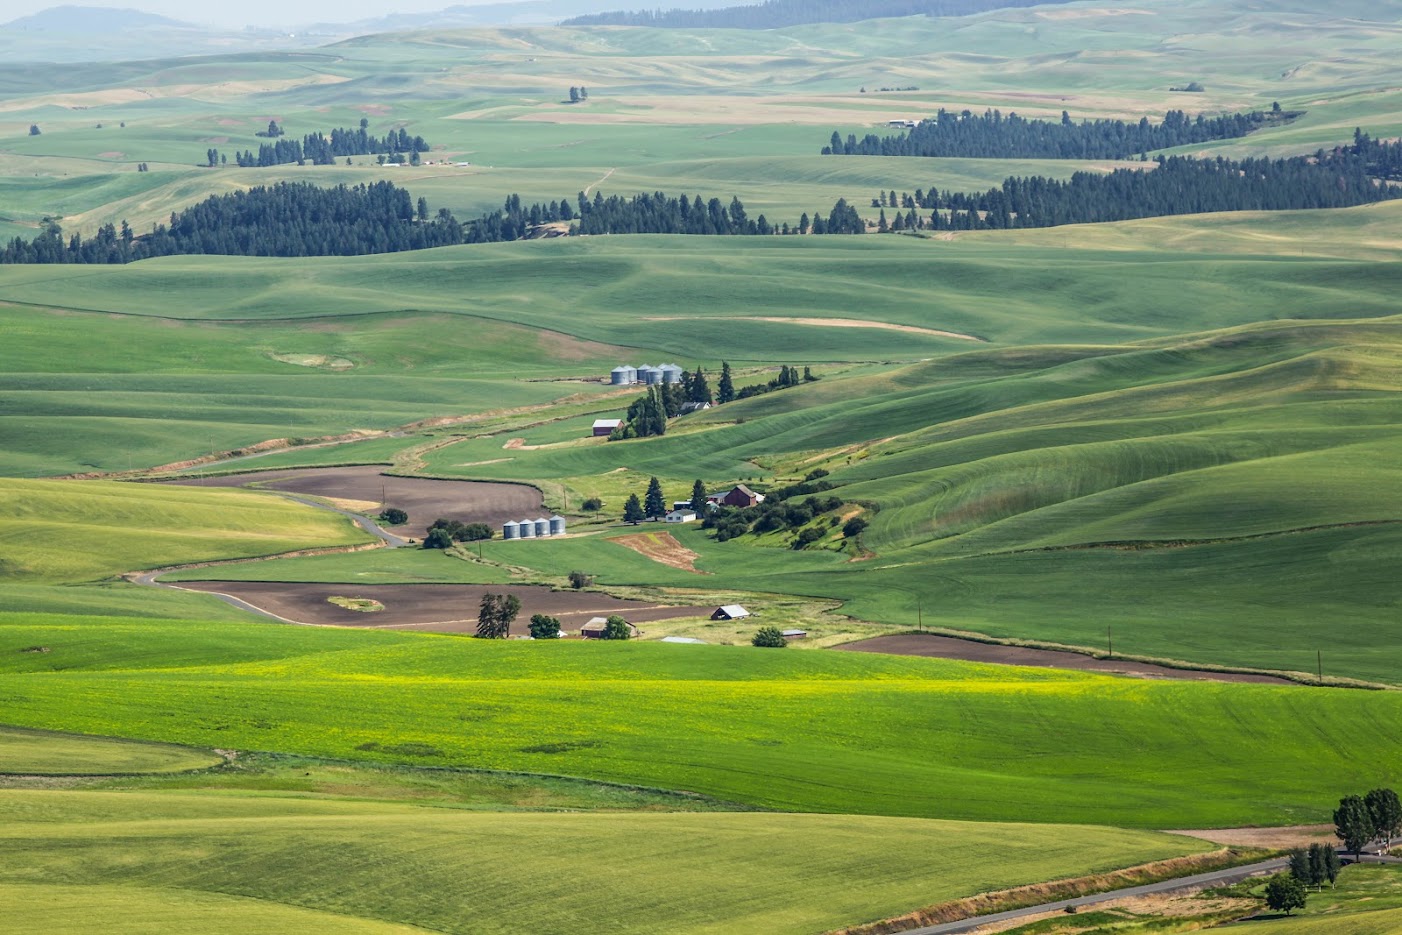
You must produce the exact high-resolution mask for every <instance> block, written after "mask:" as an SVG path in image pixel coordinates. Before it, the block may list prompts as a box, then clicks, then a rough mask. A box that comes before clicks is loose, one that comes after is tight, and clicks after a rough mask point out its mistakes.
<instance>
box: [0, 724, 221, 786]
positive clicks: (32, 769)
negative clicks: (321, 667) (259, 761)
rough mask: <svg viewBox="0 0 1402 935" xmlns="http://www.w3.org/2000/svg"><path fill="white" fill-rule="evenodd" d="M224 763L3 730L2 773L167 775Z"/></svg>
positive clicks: (156, 748) (137, 746)
mask: <svg viewBox="0 0 1402 935" xmlns="http://www.w3.org/2000/svg"><path fill="white" fill-rule="evenodd" d="M221 762H223V760H222V759H220V758H219V757H217V756H215V755H214V754H212V753H205V752H202V751H199V750H191V749H188V748H186V747H175V746H169V745H166V744H152V743H133V742H132V741H129V740H112V739H109V738H106V737H79V736H73V735H68V734H50V733H44V732H38V731H27V730H20V729H17V728H13V727H0V772H3V773H22V774H26V775H75V774H84V775H103V774H111V773H168V772H181V771H183V770H192V769H202V768H204V767H207V766H214V765H216V764H218V763H221Z"/></svg>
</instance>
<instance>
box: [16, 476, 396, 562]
mask: <svg viewBox="0 0 1402 935" xmlns="http://www.w3.org/2000/svg"><path fill="white" fill-rule="evenodd" d="M369 541H371V539H370V537H369V536H368V535H366V534H365V533H363V532H361V531H360V530H358V529H356V528H355V527H353V526H352V525H351V524H350V523H349V522H348V521H347V520H345V519H344V518H342V517H339V516H335V515H333V514H330V513H327V512H325V511H321V510H316V509H313V508H311V507H307V506H302V505H301V504H297V503H292V502H290V501H288V500H286V499H285V498H282V497H276V496H269V495H267V494H259V493H252V492H249V491H241V490H201V489H198V488H193V489H192V488H189V487H155V486H151V485H137V484H118V483H111V482H103V481H83V482H60V481H32V480H15V479H7V480H3V481H0V567H3V569H4V577H5V580H6V581H7V582H14V583H20V584H55V583H71V582H84V581H92V580H96V579H99V578H107V577H112V576H115V575H117V574H120V573H122V572H126V571H133V570H139V569H144V568H156V567H159V566H161V565H169V564H179V563H187V562H198V561H205V560H209V559H216V558H241V557H251V556H258V555H275V554H278V553H280V552H290V551H292V550H294V549H298V548H314V547H318V546H335V545H351V544H358V543H363V542H369Z"/></svg>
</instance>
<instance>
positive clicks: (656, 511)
mask: <svg viewBox="0 0 1402 935" xmlns="http://www.w3.org/2000/svg"><path fill="white" fill-rule="evenodd" d="M643 511H644V512H645V513H646V514H647V518H648V519H651V520H659V519H661V518H662V517H664V516H666V515H667V501H666V499H665V498H664V497H663V496H662V482H661V481H659V480H658V479H657V478H655V477H654V478H652V479H651V480H649V481H648V482H647V496H646V497H645V498H644V499H643Z"/></svg>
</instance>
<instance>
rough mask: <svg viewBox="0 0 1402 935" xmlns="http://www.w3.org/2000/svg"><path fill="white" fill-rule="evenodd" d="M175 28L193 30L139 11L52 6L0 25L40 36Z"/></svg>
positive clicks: (5, 29)
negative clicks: (155, 27) (39, 33)
mask: <svg viewBox="0 0 1402 935" xmlns="http://www.w3.org/2000/svg"><path fill="white" fill-rule="evenodd" d="M153 26H157V27H175V28H178V29H197V28H199V27H196V26H195V25H194V24H192V23H183V22H181V21H180V20H176V19H171V18H170V17H168V16H158V15H156V14H155V13H146V12H143V11H141V10H117V9H112V8H110V7H92V6H56V7H49V8H48V9H47V10H40V11H39V12H38V13H32V14H30V15H29V16H21V17H20V18H19V19H16V20H11V21H10V22H8V23H4V24H3V25H0V29H3V30H4V31H6V32H12V31H23V32H44V33H50V34H54V35H70V36H87V35H93V34H94V33H107V32H120V31H124V30H129V29H147V28H150V27H153Z"/></svg>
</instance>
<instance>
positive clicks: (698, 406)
mask: <svg viewBox="0 0 1402 935" xmlns="http://www.w3.org/2000/svg"><path fill="white" fill-rule="evenodd" d="M710 408H711V404H710V403H682V408H681V414H682V415H686V414H688V413H691V412H700V411H702V410H703V409H710Z"/></svg>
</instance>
